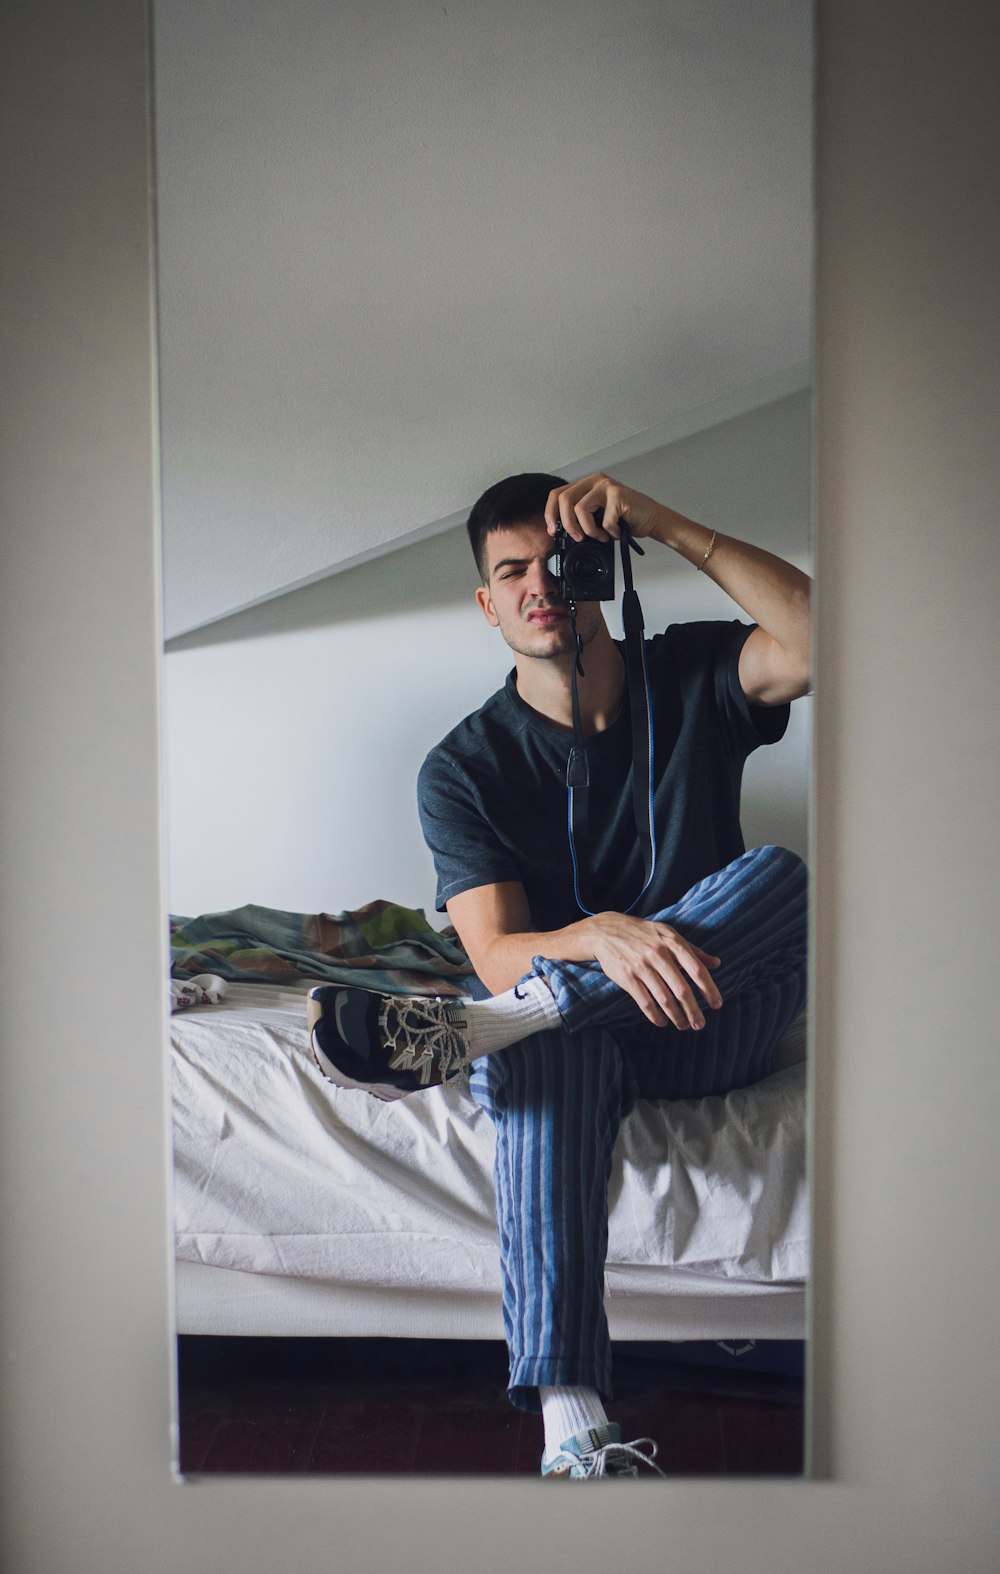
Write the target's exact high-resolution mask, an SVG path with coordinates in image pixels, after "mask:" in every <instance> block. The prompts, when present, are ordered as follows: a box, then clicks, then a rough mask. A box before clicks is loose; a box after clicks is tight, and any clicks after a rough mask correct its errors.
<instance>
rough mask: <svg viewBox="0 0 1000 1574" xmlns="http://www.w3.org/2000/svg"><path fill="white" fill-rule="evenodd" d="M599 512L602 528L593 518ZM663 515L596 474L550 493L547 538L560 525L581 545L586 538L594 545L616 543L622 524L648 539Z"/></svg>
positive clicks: (636, 494)
mask: <svg viewBox="0 0 1000 1574" xmlns="http://www.w3.org/2000/svg"><path fill="white" fill-rule="evenodd" d="M598 509H603V510H604V517H603V520H602V522H601V524H598V523H597V520H596V519H595V518H594V515H595V514H596V512H597V511H598ZM664 513H665V510H664V508H663V506H662V504H660V503H657V502H654V500H653V499H652V498H651V497H646V495H645V494H644V493H643V492H636V491H634V490H633V488H632V487H630V486H622V485H621V483H620V482H618V481H615V480H613V479H612V477H611V476H609V475H605V474H604V473H603V471H598V472H597V474H596V475H588V476H585V477H584V479H583V480H582V481H572V482H571V483H570V484H569V485H568V486H557V487H556V488H555V490H554V491H552V492H550V493H549V495H548V499H547V501H546V504H545V525H546V529H547V530H548V532H549V535H550V536H553V535H555V533H556V527H557V526H558V525H559V524H560V523H561V524H562V527H563V529H564V530H565V532H566V534H567V535H568V536H572V538H573V540H574V541H583V540H585V539H586V538H587V537H588V536H589V537H590V538H591V539H592V540H594V541H610V540H611V539H614V540H616V541H617V540H618V538H619V537H620V535H621V526H622V522H623V521H624V523H625V524H626V525H627V526H628V528H629V530H630V531H631V533H632V535H633V536H636V537H639V536H648V535H651V534H652V532H653V529H654V527H655V526H656V524H657V522H658V521H659V520H661V519H662V518H663V515H664Z"/></svg>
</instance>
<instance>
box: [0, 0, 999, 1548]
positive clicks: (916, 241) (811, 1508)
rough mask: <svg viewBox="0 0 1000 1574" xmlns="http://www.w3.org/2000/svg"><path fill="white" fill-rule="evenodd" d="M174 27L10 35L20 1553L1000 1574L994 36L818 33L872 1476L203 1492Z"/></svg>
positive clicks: (4, 843) (4, 1225) (854, 1449)
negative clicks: (177, 463) (170, 793)
mask: <svg viewBox="0 0 1000 1574" xmlns="http://www.w3.org/2000/svg"><path fill="white" fill-rule="evenodd" d="M142 22H143V12H142V7H141V6H139V5H136V4H135V3H134V0H94V3H93V4H91V5H89V6H87V7H81V6H79V5H76V4H71V3H69V0H63V3H57V0H38V3H36V4H34V5H32V6H30V7H28V6H23V5H22V6H18V7H14V6H6V7H4V8H3V9H2V15H0V26H2V28H3V31H4V38H3V40H2V42H3V46H4V47H3V49H2V50H0V57H2V58H3V59H4V61H5V63H6V65H7V66H9V76H10V81H9V82H8V83H5V85H4V86H5V91H4V94H3V96H2V99H0V105H2V110H3V113H4V114H5V115H6V116H11V117H12V118H13V120H14V126H15V129H16V136H14V137H11V138H7V137H5V138H4V140H3V143H2V146H3V147H4V149H5V150H7V149H9V150H10V166H9V168H8V169H7V170H5V172H4V173H5V176H6V177H7V178H6V180H5V189H6V191H7V194H8V207H7V226H6V230H5V245H6V246H7V256H6V260H5V271H4V276H3V290H4V297H3V300H2V301H0V306H2V308H3V310H2V312H0V322H2V323H3V335H4V338H3V344H2V349H3V357H2V360H3V364H4V367H5V370H6V371H7V373H8V375H10V376H12V377H13V380H14V387H15V389H16V397H15V398H14V399H5V400H4V402H3V405H2V407H0V422H2V426H0V437H2V447H3V466H2V468H0V487H2V493H0V502H2V505H3V520H4V543H3V547H4V565H3V567H4V572H3V574H2V576H0V640H2V646H0V656H2V662H0V685H2V687H0V720H2V726H3V741H4V748H3V753H2V757H0V773H2V774H0V790H2V795H3V803H4V813H3V816H2V818H0V855H2V869H3V881H4V906H3V945H2V947H0V1013H2V1030H3V1042H4V1069H3V1099H2V1101H0V1185H2V1195H3V1210H2V1216H0V1229H2V1238H0V1262H2V1264H3V1273H2V1275H0V1361H2V1382H3V1405H2V1407H0V1487H2V1500H3V1522H2V1527H0V1563H2V1566H3V1567H4V1569H5V1570H8V1569H9V1570H11V1571H12V1574H176V1570H178V1569H181V1568H183V1569H186V1570H191V1571H192V1574H210V1571H211V1574H226V1571H229V1570H233V1571H235V1570H239V1574H272V1571H273V1570H274V1569H275V1568H278V1567H280V1568H282V1569H286V1570H295V1571H303V1574H304V1571H306V1570H309V1571H313V1570H316V1569H317V1568H329V1567H335V1568H337V1569H338V1570H345V1571H350V1574H362V1571H365V1570H369V1569H387V1568H388V1569H395V1568H403V1567H405V1568H406V1569H408V1570H412V1571H414V1574H416V1571H422V1570H430V1569H434V1570H436V1571H447V1570H452V1569H459V1568H463V1569H464V1568H466V1567H467V1566H468V1562H469V1557H470V1549H472V1550H473V1551H474V1554H475V1558H476V1561H477V1564H478V1567H479V1568H480V1569H482V1570H483V1574H501V1571H503V1574H506V1571H509V1569H510V1568H511V1567H522V1568H525V1569H532V1568H539V1567H545V1568H551V1569H558V1570H569V1569H574V1570H593V1571H595V1574H596V1571H598V1570H605V1569H618V1568H621V1567H622V1564H623V1562H624V1561H626V1560H627V1563H628V1566H629V1567H635V1568H647V1569H661V1568H665V1567H669V1568H670V1569H671V1570H672V1571H677V1574H704V1571H716V1570H718V1571H737V1570H738V1571H739V1574H800V1571H801V1570H802V1569H803V1568H804V1567H807V1566H808V1567H810V1568H812V1569H815V1570H816V1571H817V1574H840V1571H842V1570H844V1569H851V1570H855V1569H857V1570H863V1571H865V1574H904V1571H905V1574H940V1571H941V1570H943V1569H948V1570H956V1571H960V1574H993V1571H994V1570H995V1567H996V1552H997V1546H998V1543H1000V1509H998V1505H1000V1479H998V1458H1000V1450H998V1447H997V1443H998V1438H997V1430H998V1429H997V1416H998V1413H1000V1393H998V1386H997V1382H998V1379H997V1374H998V1372H1000V1348H998V1339H1000V1319H998V1318H997V1306H998V1304H1000V1259H998V1254H997V1252H996V1250H995V1244H994V1243H995V1241H996V1199H997V1197H998V1195H1000V1145H998V1143H997V1140H996V1111H997V1107H998V1097H1000V1085H998V1066H1000V1062H998V1057H997V1053H996V1022H997V1019H998V1015H1000V999H998V980H1000V958H998V957H997V954H996V934H997V926H996V916H995V915H996V881H997V874H998V864H1000V857H998V854H1000V848H998V831H997V816H996V809H995V803H996V782H997V778H998V774H1000V740H998V738H997V734H996V727H995V718H996V705H995V695H994V692H993V690H994V688H995V670H996V607H997V605H998V602H1000V583H998V580H1000V575H998V569H1000V543H998V538H997V532H996V498H997V496H998V495H1000V461H998V457H997V449H996V444H995V441H994V437H995V433H994V430H993V426H994V412H995V410H996V407H997V402H998V393H1000V389H998V386H997V380H998V365H1000V361H998V357H997V356H996V354H995V353H994V350H993V347H992V345H991V344H990V343H989V342H988V324H989V322H991V321H993V320H995V317H996V308H997V301H996V290H997V278H996V266H995V260H996V255H997V250H998V248H997V235H996V222H997V213H998V211H1000V204H998V203H997V200H996V196H997V194H996V189H995V187H996V180H997V172H998V169H1000V158H998V156H997V154H998V141H1000V138H998V130H1000V127H998V124H997V117H998V112H1000V104H998V99H997V95H996V94H995V91H994V85H995V84H994V81H993V76H994V53H993V48H992V46H993V43H994V41H995V9H994V7H993V5H992V4H989V5H987V4H971V3H959V4H953V5H951V6H949V7H947V8H943V7H940V6H939V5H938V4H937V3H936V0H935V3H933V4H931V3H930V0H919V3H912V4H909V5H906V6H899V5H896V4H893V3H890V0H836V3H833V0H823V3H821V5H820V8H819V22H820V27H819V39H820V54H819V78H818V85H819V104H820V119H819V129H820V161H819V219H820V228H819V256H820V268H819V280H818V344H817V352H818V353H817V366H818V413H819V459H818V483H817V484H818V500H819V512H818V519H819V533H818V539H817V548H818V553H819V563H818V580H819V584H820V586H821V627H820V686H819V690H818V695H817V763H816V784H817V786H816V791H817V800H818V824H819V834H818V842H817V848H816V882H815V888H816V893H817V924H818V989H817V1005H816V1044H815V1050H816V1053H815V1055H814V1074H815V1079H816V1080H815V1089H814V1093H815V1096H814V1109H815V1114H816V1135H815V1140H814V1142H813V1146H812V1152H813V1167H814V1173H813V1180H814V1185H813V1195H814V1206H815V1212H816V1254H815V1262H814V1273H813V1315H814V1327H815V1331H816V1339H815V1346H814V1356H815V1363H816V1370H817V1382H816V1384H815V1386H814V1388H813V1404H812V1416H811V1427H812V1431H813V1435H814V1438H815V1440H816V1453H817V1458H818V1460H819V1463H820V1466H821V1469H823V1470H829V1471H830V1472H831V1473H832V1477H833V1479H832V1480H826V1479H817V1480H815V1481H811V1482H807V1483H799V1482H761V1481H754V1480H748V1481H723V1482H715V1481H699V1482H691V1481H678V1482H671V1483H669V1484H667V1485H666V1486H664V1487H663V1488H662V1490H661V1489H660V1488H659V1487H657V1486H655V1485H654V1484H649V1486H648V1487H647V1488H639V1489H636V1490H635V1491H634V1492H632V1491H623V1492H622V1493H621V1494H620V1495H619V1494H617V1493H614V1492H611V1491H608V1492H600V1493H590V1494H588V1493H580V1492H574V1493H565V1492H552V1491H548V1490H546V1489H545V1487H544V1485H543V1484H541V1483H536V1482H532V1481H524V1482H511V1483H502V1484H500V1483H491V1482H482V1483H475V1484H473V1483H471V1482H469V1483H465V1482H463V1483H456V1482H454V1481H440V1482H423V1481H419V1482H418V1481H413V1482H409V1483H399V1484H397V1483H394V1482H382V1481H378V1480H351V1479H346V1478H345V1479H341V1480H328V1481H322V1482H315V1481H304V1480H292V1479H285V1480H268V1479H257V1480H254V1479H251V1480H244V1481H237V1480H229V1481H221V1482H219V1483H216V1484H212V1485H205V1486H195V1487H180V1486H177V1485H175V1484H173V1483H172V1482H171V1480H170V1475H169V1465H168V1460H169V1453H170V1450H169V1443H168V1429H169V1409H168V1401H167V1390H168V1377H169V1370H168V1369H169V1349H170V1343H169V1336H168V1314H167V1306H168V1282H167V1264H168V1260H169V1259H168V1251H167V1236H166V1229H165V1224H164V1221H165V1217H166V1180H165V1177H166V1166H165V1160H164V1154H165V1149H166V1135H167V1133H166V1122H165V1118H164V1100H163V1080H164V1078H163V1057H162V1043H163V1011H164V1001H163V961H164V955H163V950H164V948H163V937H162V894H161V889H160V883H159V880H158V878H157V869H156V855H157V844H158V821H157V814H156V789H157V775H158V761H157V743H156V717H157V704H158V696H157V672H158V667H159V654H158V645H157V617H158V605H159V588H158V583H157V571H156V563H155V555H154V531H153V502H152V495H153V494H152V486H151V477H152V443H151V430H152V428H151V422H150V411H149V397H148V390H149V374H150V354H149V334H148V328H149V317H148V302H147V296H146V289H145V283H146V278H145V274H146V252H145V245H144V239H143V228H144V214H145V161H144V130H145V124H146V122H145V107H144V104H143V37H142ZM112 967H113V968H114V972H115V976H116V978H117V979H118V980H119V981H120V988H121V989H122V990H123V992H124V994H125V995H126V997H127V998H124V999H123V1000H122V1001H121V1009H115V1008H112V1007H111V1006H110V1005H109V1003H108V998H107V991H106V989H105V988H104V987H101V986H102V985H103V984H104V981H105V980H106V979H107V977H108V973H109V970H110V969H111V968H112ZM938 1269H940V1270H941V1271H937V1270H938Z"/></svg>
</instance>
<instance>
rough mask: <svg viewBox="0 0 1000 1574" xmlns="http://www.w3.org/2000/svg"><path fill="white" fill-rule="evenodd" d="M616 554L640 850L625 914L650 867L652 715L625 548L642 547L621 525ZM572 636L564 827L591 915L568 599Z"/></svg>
mask: <svg viewBox="0 0 1000 1574" xmlns="http://www.w3.org/2000/svg"><path fill="white" fill-rule="evenodd" d="M619 545H620V547H621V558H622V579H623V581H624V586H625V588H624V590H623V592H622V629H623V631H624V634H625V675H626V686H627V689H628V703H629V715H630V721H631V731H632V763H631V766H630V769H629V777H630V780H631V784H632V813H633V817H634V819H635V828H636V832H637V834H638V837H639V843H640V846H641V847H642V850H643V862H644V868H643V883H642V887H641V889H640V891H639V892H638V894H637V895H636V896H635V898H634V899H633V900H632V901H631V902H630V903H629V905H628V907H626V908H625V909H624V911H625V912H627V913H629V912H631V911H632V908H633V907H634V906H635V905H636V902H638V901H639V899H640V897H641V896H642V895H643V894H644V893H645V891H646V890H647V888H648V886H649V882H650V881H651V880H652V878H653V870H654V869H655V867H656V829H655V826H654V823H653V716H652V704H651V701H650V696H649V673H648V671H647V669H646V651H645V645H644V642H643V632H644V628H643V618H642V607H641V605H640V603H639V597H638V595H637V594H636V591H635V588H634V586H633V584H632V561H631V557H630V550H631V551H632V552H638V553H639V555H640V556H642V555H643V549H642V547H641V546H639V544H638V542H637V541H633V539H632V536H631V534H630V532H629V530H628V528H627V527H626V526H625V525H624V524H623V525H622V533H621V537H620V540H619ZM570 616H571V618H572V626H573V636H574V639H575V641H576V659H575V661H574V663H573V674H572V683H571V691H572V702H573V743H572V745H571V747H570V751H569V759H568V761H567V764H566V788H567V796H568V806H567V808H568V813H567V819H568V826H567V829H568V831H569V846H570V854H571V857H572V860H573V891H574V894H575V896H576V901H577V906H578V907H579V908H580V909H581V911H582V912H584V913H589V914H593V913H594V912H596V911H598V909H597V908H591V907H588V906H587V905H586V903H585V902H584V901H583V898H582V897H581V894H580V861H581V858H588V859H589V854H590V850H591V846H592V839H591V834H590V833H591V826H590V758H589V755H588V752H587V740H586V737H585V736H584V732H583V724H582V720H581V716H580V697H579V694H578V692H577V675H578V674H579V676H580V677H583V676H584V671H583V663H582V661H581V651H582V642H581V640H580V636H579V634H577V631H576V603H575V602H572V601H571V602H570Z"/></svg>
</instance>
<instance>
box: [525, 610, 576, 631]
mask: <svg viewBox="0 0 1000 1574" xmlns="http://www.w3.org/2000/svg"><path fill="white" fill-rule="evenodd" d="M568 617H569V613H568V612H567V611H566V609H565V607H535V608H533V610H532V611H531V612H529V613H528V622H529V623H537V624H539V625H541V626H542V627H543V628H545V627H548V626H549V625H550V624H551V625H554V624H556V623H565V622H566V620H567V618H568Z"/></svg>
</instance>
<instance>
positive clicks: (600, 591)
mask: <svg viewBox="0 0 1000 1574" xmlns="http://www.w3.org/2000/svg"><path fill="white" fill-rule="evenodd" d="M602 513H603V510H601V509H598V511H597V513H595V515H594V518H595V520H596V521H597V523H598V524H600V522H601V515H602ZM549 565H550V568H551V572H552V575H553V577H554V578H555V579H557V580H558V581H559V594H560V596H561V597H562V599H563V600H564V601H611V600H613V599H614V594H615V543H614V542H613V541H593V540H591V539H589V538H588V539H587V540H585V541H574V540H573V537H572V536H569V535H567V534H566V532H565V530H564V529H563V527H562V525H559V526H558V528H557V529H556V533H555V535H554V536H553V538H552V553H551V555H550V557H549Z"/></svg>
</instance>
